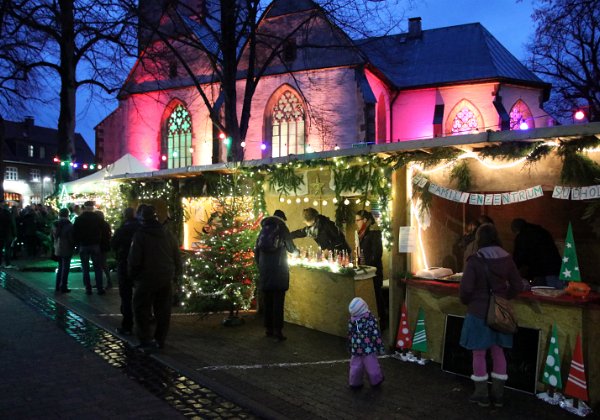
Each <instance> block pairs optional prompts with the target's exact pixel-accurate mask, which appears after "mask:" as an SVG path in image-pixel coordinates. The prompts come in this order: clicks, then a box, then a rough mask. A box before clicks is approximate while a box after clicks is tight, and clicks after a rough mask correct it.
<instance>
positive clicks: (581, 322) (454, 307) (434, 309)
mask: <svg viewBox="0 0 600 420" xmlns="http://www.w3.org/2000/svg"><path fill="white" fill-rule="evenodd" d="M402 282H403V283H405V284H406V299H407V306H408V316H409V320H410V322H411V323H414V321H415V320H416V316H417V312H418V310H419V308H423V310H424V311H425V322H426V330H427V341H428V353H427V354H426V355H425V357H428V358H430V359H432V360H434V361H436V362H440V363H441V361H442V357H443V349H444V340H445V337H444V334H445V325H446V318H447V316H448V315H457V316H464V315H465V314H466V306H465V305H463V304H462V303H461V302H460V299H459V296H458V294H459V287H460V283H459V282H448V281H437V280H430V279H427V280H425V279H403V280H402ZM512 302H513V308H514V310H515V313H516V315H517V320H518V323H519V326H521V327H525V328H532V329H536V330H539V331H540V340H539V348H538V349H537V351H538V354H537V356H538V361H539V366H538V369H539V372H541V371H543V368H544V364H545V360H546V354H547V351H548V343H549V341H550V337H551V334H552V325H554V324H556V327H557V331H558V343H559V350H560V354H561V356H562V358H563V372H565V373H564V374H563V375H564V378H563V382H565V381H566V379H567V375H568V370H569V363H570V361H571V354H572V352H573V348H574V346H575V340H576V338H577V335H578V334H579V333H581V336H582V341H583V351H584V359H585V361H584V362H585V365H586V370H587V374H588V388H589V393H590V399H591V400H592V402H593V403H598V402H600V358H598V357H594V356H593V355H595V354H596V353H597V349H598V348H599V346H600V328H598V325H600V294H599V293H597V292H591V293H590V294H589V295H588V296H587V297H586V298H585V299H582V298H580V297H573V296H571V295H568V294H563V295H560V296H557V297H548V296H539V295H536V294H533V293H532V292H531V291H526V292H523V293H521V294H519V296H517V298H516V299H514V300H513V301H512ZM532 351H534V352H535V351H536V349H532ZM539 386H540V387H541V384H539Z"/></svg>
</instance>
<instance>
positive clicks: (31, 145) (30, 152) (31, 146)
mask: <svg viewBox="0 0 600 420" xmlns="http://www.w3.org/2000/svg"><path fill="white" fill-rule="evenodd" d="M34 151H35V150H34V148H33V144H30V145H29V146H27V155H28V156H29V157H33V154H34Z"/></svg>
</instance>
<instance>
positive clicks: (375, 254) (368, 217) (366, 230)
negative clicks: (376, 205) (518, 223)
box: [354, 210, 387, 330]
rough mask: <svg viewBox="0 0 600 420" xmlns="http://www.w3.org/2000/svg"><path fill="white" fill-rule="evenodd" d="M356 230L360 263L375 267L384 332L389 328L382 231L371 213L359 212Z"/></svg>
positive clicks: (378, 311)
mask: <svg viewBox="0 0 600 420" xmlns="http://www.w3.org/2000/svg"><path fill="white" fill-rule="evenodd" d="M354 222H355V223H356V230H357V231H358V241H359V244H358V248H359V250H360V255H359V263H360V264H363V265H370V266H371V267H375V268H376V269H377V270H376V271H375V277H373V287H374V289H375V301H376V302H377V314H378V316H379V325H380V327H381V329H382V330H385V329H386V327H387V309H386V304H385V301H384V298H383V291H382V286H383V262H382V260H381V257H382V255H383V244H382V238H381V229H379V226H377V223H376V222H375V218H374V217H373V214H372V213H371V212H370V211H367V210H359V211H357V212H356V216H355V218H354Z"/></svg>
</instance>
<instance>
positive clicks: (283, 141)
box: [271, 90, 305, 157]
mask: <svg viewBox="0 0 600 420" xmlns="http://www.w3.org/2000/svg"><path fill="white" fill-rule="evenodd" d="M272 124H273V125H272V136H271V140H272V156H273V157H279V156H287V155H291V154H296V155H299V154H304V153H305V132H304V107H303V106H302V103H301V102H300V99H299V98H298V97H297V96H296V95H295V94H294V93H292V92H291V91H290V90H286V91H285V92H283V95H281V97H280V98H279V100H278V101H277V103H276V104H275V106H274V107H273V110H272Z"/></svg>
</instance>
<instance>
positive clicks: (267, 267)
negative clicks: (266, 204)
mask: <svg viewBox="0 0 600 420" xmlns="http://www.w3.org/2000/svg"><path fill="white" fill-rule="evenodd" d="M285 220H287V218H286V217H285V214H284V213H283V211H281V210H276V211H275V213H274V214H273V216H270V217H265V218H264V219H263V220H262V221H261V222H260V225H261V233H263V231H264V230H265V229H278V232H279V233H278V235H279V236H278V237H279V238H280V240H279V243H278V245H279V246H278V248H277V249H276V250H274V251H271V250H268V251H267V250H264V249H261V246H259V241H260V238H261V233H259V238H258V240H257V242H256V247H255V249H254V259H255V261H256V264H257V265H258V271H259V288H260V290H261V292H262V299H263V303H264V309H263V311H264V316H265V330H266V335H267V336H268V337H275V339H276V340H278V341H283V340H285V339H286V337H285V336H284V335H283V333H282V329H283V307H284V304H285V292H286V291H287V290H288V289H289V287H290V271H289V267H288V260H287V253H288V252H298V251H297V249H296V246H295V245H294V242H293V241H292V236H291V235H290V231H289V229H288V227H287V226H286V224H285Z"/></svg>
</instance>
